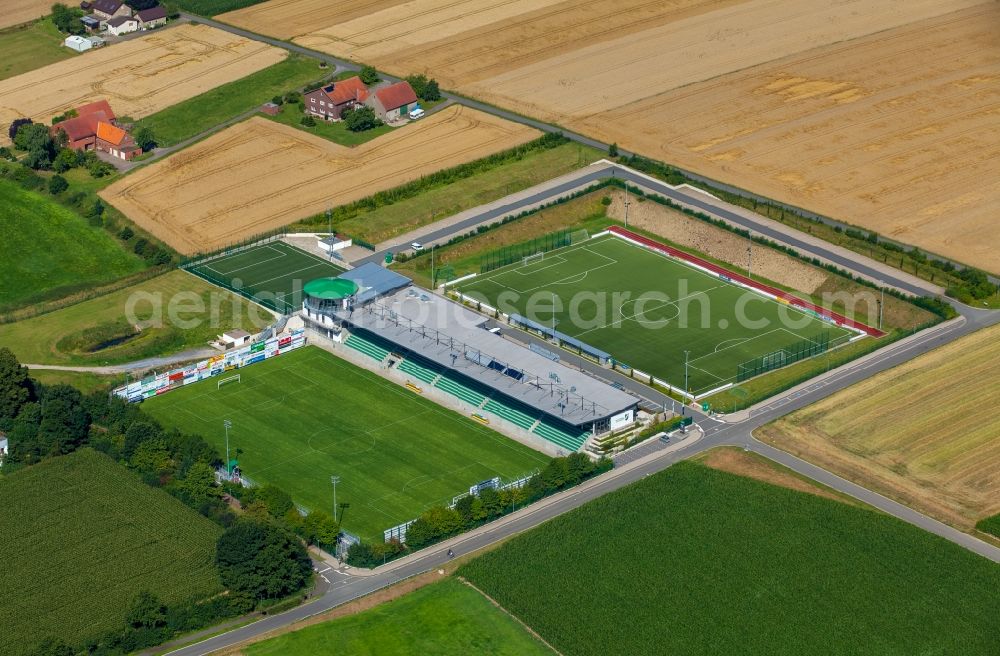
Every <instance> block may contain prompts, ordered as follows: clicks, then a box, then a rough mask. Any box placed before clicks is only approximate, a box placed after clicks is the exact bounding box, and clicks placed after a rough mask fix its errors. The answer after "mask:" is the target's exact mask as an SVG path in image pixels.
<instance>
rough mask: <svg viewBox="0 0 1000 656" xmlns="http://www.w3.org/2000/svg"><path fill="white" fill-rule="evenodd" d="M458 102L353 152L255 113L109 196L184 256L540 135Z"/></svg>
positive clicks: (107, 194) (107, 191)
mask: <svg viewBox="0 0 1000 656" xmlns="http://www.w3.org/2000/svg"><path fill="white" fill-rule="evenodd" d="M538 135H539V133H538V131H536V130H534V129H532V128H528V127H525V126H522V125H520V124H517V123H511V122H509V121H505V120H503V119H500V118H497V117H494V116H491V115H488V114H483V113H481V112H478V111H475V110H472V109H469V108H467V107H462V106H460V105H454V106H451V107H448V108H446V109H443V110H441V111H439V112H437V113H435V114H432V115H431V116H429V117H427V118H426V119H424V120H421V121H419V122H417V123H414V124H412V125H409V126H407V127H405V128H400V129H398V130H395V131H393V132H391V133H389V134H387V135H384V136H381V137H379V138H377V139H374V140H372V141H369V142H367V143H365V144H363V145H361V146H357V147H355V148H345V147H344V146H340V145H337V144H334V143H332V142H330V141H327V140H325V139H322V138H320V137H317V136H314V135H311V134H309V133H307V132H304V131H302V130H298V129H296V128H292V127H289V126H286V125H281V124H279V123H276V122H274V121H269V120H267V119H264V118H260V117H255V118H251V119H250V120H248V121H246V122H243V123H239V124H237V125H234V126H232V127H229V128H227V129H225V130H223V131H221V132H219V133H218V134H215V135H213V136H211V137H209V138H208V139H205V140H204V141H201V142H199V143H197V144H195V145H193V146H191V147H189V148H186V149H185V150H183V151H181V152H179V153H176V154H174V155H171V156H170V157H167V158H166V159H164V160H161V161H159V162H156V163H155V164H152V165H150V166H147V167H145V168H142V169H140V170H138V171H136V172H135V173H133V174H131V175H129V176H127V177H125V178H123V179H122V180H119V181H118V182H116V183H114V184H113V185H111V186H109V187H108V188H106V189H104V190H103V191H102V192H101V196H102V197H103V198H104V199H105V200H107V201H109V202H110V203H112V204H113V205H114V206H115V207H117V208H118V209H120V210H121V211H123V212H124V213H125V214H126V215H127V216H128V217H129V218H130V219H132V220H133V221H135V222H136V223H137V224H139V225H140V226H142V227H143V228H144V229H146V230H149V231H150V232H151V233H153V234H154V235H156V236H157V237H159V238H160V239H162V240H163V241H165V242H166V243H168V244H170V245H171V246H172V247H174V248H175V249H177V250H178V251H180V252H182V253H187V254H190V253H197V252H207V251H211V250H215V249H218V248H221V247H224V246H226V245H228V244H233V243H236V242H239V241H241V240H243V239H245V238H247V237H250V236H253V235H256V234H260V233H263V232H266V231H269V230H273V229H275V228H279V227H281V226H284V225H287V224H289V223H292V222H293V221H295V220H296V219H301V218H303V217H306V216H310V215H312V214H316V213H319V212H322V211H323V210H325V209H326V208H328V207H334V206H337V205H342V204H344V203H349V202H351V201H354V200H357V199H359V198H363V197H365V196H368V195H371V194H372V193H374V192H376V191H380V190H384V189H389V188H392V187H396V186H398V185H401V184H403V183H405V182H408V181H410V180H414V179H416V178H419V177H420V176H422V175H427V174H429V173H433V172H434V171H437V170H439V169H443V168H447V167H450V166H455V165H457V164H461V163H463V162H468V161H471V160H474V159H478V158H480V157H485V156H486V155H490V154H492V153H495V152H497V151H500V150H504V149H507V148H511V147H513V146H516V145H518V144H522V143H524V142H526V141H530V140H531V139H533V138H535V137H537V136H538Z"/></svg>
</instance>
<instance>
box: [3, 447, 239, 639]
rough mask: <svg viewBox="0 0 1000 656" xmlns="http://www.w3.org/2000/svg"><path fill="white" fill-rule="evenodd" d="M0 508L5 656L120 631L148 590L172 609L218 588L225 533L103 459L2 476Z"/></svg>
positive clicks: (85, 457) (68, 459)
mask: <svg viewBox="0 0 1000 656" xmlns="http://www.w3.org/2000/svg"><path fill="white" fill-rule="evenodd" d="M0 504H2V505H3V508H4V511H3V512H2V513H0V549H2V550H3V554H4V566H3V567H0V608H3V609H4V610H3V619H2V620H0V626H2V627H3V630H2V631H0V654H7V655H11V656H17V655H18V654H28V653H32V648H33V647H34V646H35V645H36V644H37V643H38V642H40V641H42V640H43V639H45V638H46V637H55V638H60V639H62V640H64V641H65V642H67V643H69V644H79V643H82V642H84V641H86V640H89V639H91V638H97V637H99V636H102V635H104V634H105V633H107V632H109V631H118V630H121V628H122V627H123V626H124V623H125V616H126V615H127V613H128V610H129V608H130V606H131V604H132V602H133V601H134V600H135V598H136V596H137V595H138V594H139V593H140V592H142V591H149V592H152V593H153V594H155V595H156V596H157V597H158V598H159V599H161V600H162V601H163V602H165V603H168V604H175V603H179V602H186V601H189V600H191V599H196V600H200V599H204V598H207V597H210V596H212V595H214V594H215V593H217V592H219V591H220V589H221V585H220V583H219V575H218V573H217V571H216V569H215V542H216V540H217V539H218V537H219V535H220V534H221V533H222V529H220V528H219V527H218V526H217V525H216V524H214V523H212V522H211V521H209V520H208V519H205V518H204V517H202V516H201V515H199V514H198V513H197V512H196V511H194V510H191V509H190V508H188V507H187V506H185V505H184V504H183V503H181V502H180V501H178V500H177V499H175V498H173V497H172V496H170V495H169V494H167V493H166V492H164V491H163V490H157V489H155V488H152V487H150V486H148V485H146V484H145V483H143V482H142V481H140V480H139V478H138V477H137V476H136V475H135V474H133V473H132V472H131V471H129V470H128V469H126V468H124V467H122V466H121V465H119V464H117V463H116V462H114V461H113V460H112V459H111V458H109V457H107V456H105V455H104V454H102V453H98V452H96V451H93V450H91V449H83V450H81V451H76V452H75V453H71V454H69V455H65V456H59V457H58V458H53V459H51V460H47V461H45V462H43V463H41V464H38V465H34V466H32V467H28V468H26V469H23V470H20V471H16V472H14V473H13V474H11V475H9V476H4V477H3V478H2V479H0Z"/></svg>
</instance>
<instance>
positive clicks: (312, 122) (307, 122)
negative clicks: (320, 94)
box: [300, 114, 316, 128]
mask: <svg viewBox="0 0 1000 656" xmlns="http://www.w3.org/2000/svg"><path fill="white" fill-rule="evenodd" d="M300 122H301V123H302V125H304V126H305V127H307V128H312V127H316V119H314V118H313V117H312V114H306V115H305V116H303V117H302V120H301V121H300Z"/></svg>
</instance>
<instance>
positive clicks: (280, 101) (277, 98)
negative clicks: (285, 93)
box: [271, 95, 285, 105]
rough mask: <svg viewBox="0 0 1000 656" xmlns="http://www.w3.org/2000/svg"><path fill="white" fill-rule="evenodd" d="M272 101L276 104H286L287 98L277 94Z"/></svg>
mask: <svg viewBox="0 0 1000 656" xmlns="http://www.w3.org/2000/svg"><path fill="white" fill-rule="evenodd" d="M271 102H272V103H273V104H275V105H283V104H285V99H284V98H282V97H281V96H280V95H279V96H275V97H274V98H271Z"/></svg>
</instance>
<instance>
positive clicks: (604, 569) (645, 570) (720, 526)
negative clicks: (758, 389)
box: [458, 462, 1000, 656]
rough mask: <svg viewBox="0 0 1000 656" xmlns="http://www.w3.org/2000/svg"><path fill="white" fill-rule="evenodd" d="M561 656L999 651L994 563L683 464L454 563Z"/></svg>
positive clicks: (802, 497)
mask: <svg viewBox="0 0 1000 656" xmlns="http://www.w3.org/2000/svg"><path fill="white" fill-rule="evenodd" d="M458 573H459V574H460V575H462V576H464V577H466V578H468V579H469V580H470V581H472V582H473V583H474V584H475V585H476V586H478V587H479V588H480V589H482V590H483V591H484V592H486V594H488V595H490V596H491V597H493V598H494V599H496V600H497V602H498V603H500V604H501V605H502V606H504V607H505V608H506V609H507V610H509V611H511V612H512V613H513V614H514V615H515V616H516V617H518V618H519V619H521V620H522V621H524V622H526V623H527V624H528V626H530V627H531V628H532V629H534V630H535V631H537V632H538V634H539V635H541V636H542V638H544V639H545V640H546V641H548V642H549V643H550V644H552V645H553V646H554V647H555V648H556V649H557V650H558V651H559V652H560V653H562V654H565V655H566V656H589V655H595V656H596V655H604V654H706V655H707V654H713V655H714V654H746V655H751V654H761V655H766V656H783V655H786V654H787V655H789V656H800V655H801V654H838V655H848V654H857V655H860V654H866V655H880V656H890V655H893V656H895V655H898V656H911V655H913V654H970V655H971V654H981V655H986V654H996V653H997V640H996V636H997V635H998V631H1000V596H998V595H997V590H998V589H1000V566H997V565H996V564H995V563H992V562H990V561H988V560H986V559H984V558H982V557H980V556H977V555H975V554H973V553H972V552H969V551H967V550H965V549H963V548H961V547H959V546H957V545H955V544H952V543H951V542H948V541H946V540H944V539H942V538H939V537H937V536H934V535H932V534H930V533H927V532H925V531H923V530H921V529H919V528H917V527H915V526H912V525H910V524H907V523H905V522H902V521H900V520H897V519H895V518H893V517H889V516H886V515H882V514H879V513H876V512H872V511H870V510H867V509H864V508H857V507H854V506H849V505H845V504H842V503H840V502H837V501H831V500H828V499H824V498H820V497H817V496H814V495H811V494H804V493H801V492H795V491H792V490H788V489H784V488H779V487H775V486H772V485H769V484H766V483H760V482H757V481H753V480H750V479H747V478H742V477H739V476H735V475H732V474H728V473H724V472H719V471H715V470H712V469H709V468H707V467H705V466H702V465H698V464H694V463H690V462H682V463H679V464H677V465H674V466H673V467H671V468H669V469H668V470H666V471H664V472H661V473H659V474H655V475H653V476H651V477H649V478H645V479H643V480H641V481H640V482H638V483H635V484H633V485H630V486H628V487H626V488H624V489H621V490H618V491H616V492H612V493H610V494H607V495H605V496H603V497H601V498H600V499H598V500H595V501H592V502H590V503H588V504H586V505H585V506H583V507H581V508H579V509H577V510H574V511H572V512H570V513H567V514H566V515H563V516H561V517H557V518H555V519H553V520H550V521H549V522H546V523H545V524H544V525H543V526H541V527H539V528H536V529H534V530H532V531H529V532H527V533H524V534H522V535H519V536H517V537H515V538H514V539H513V540H511V541H510V542H508V543H507V544H505V545H504V546H502V547H500V548H499V549H496V550H494V551H491V552H489V553H487V554H485V555H483V556H481V557H480V558H477V559H476V560H474V561H472V562H470V563H468V564H466V565H464V566H463V567H462V568H461V569H460V570H459V572H458Z"/></svg>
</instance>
